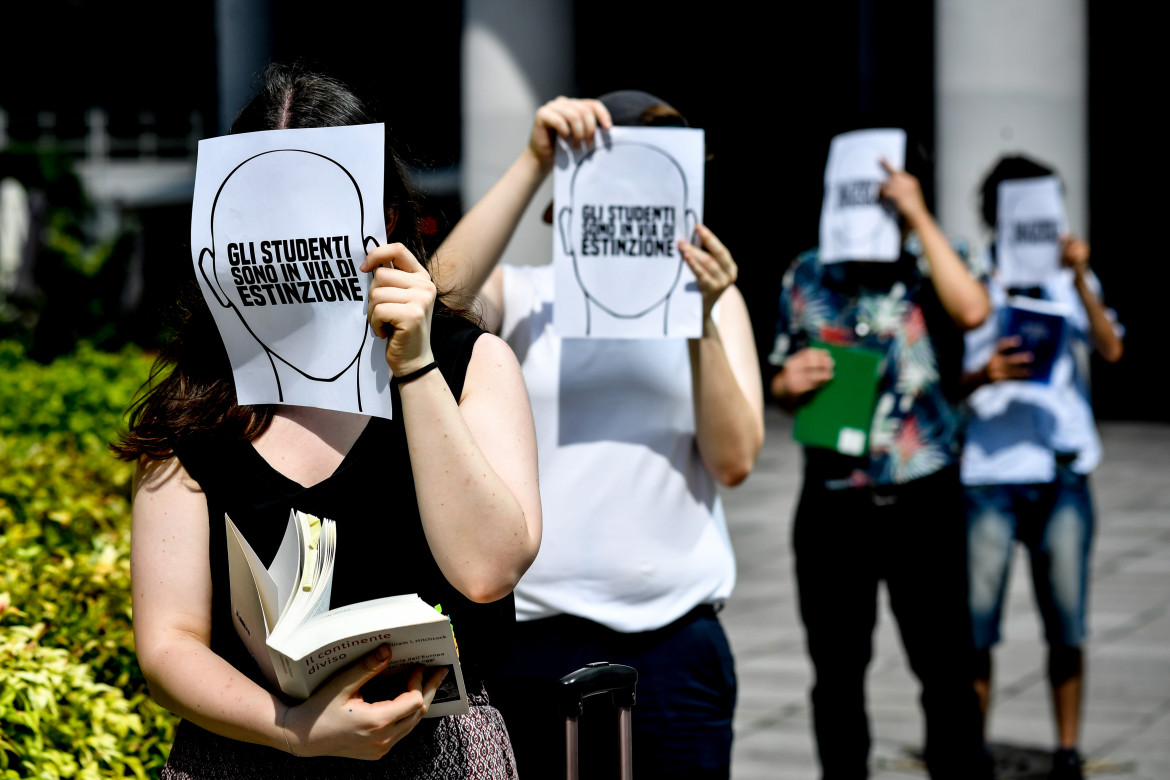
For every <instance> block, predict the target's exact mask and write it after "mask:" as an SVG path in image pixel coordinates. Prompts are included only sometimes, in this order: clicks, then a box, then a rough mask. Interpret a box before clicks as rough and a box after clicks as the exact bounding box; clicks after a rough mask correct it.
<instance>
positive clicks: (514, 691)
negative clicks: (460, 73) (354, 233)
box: [435, 91, 764, 778]
mask: <svg viewBox="0 0 1170 780" xmlns="http://www.w3.org/2000/svg"><path fill="white" fill-rule="evenodd" d="M613 124H619V125H657V126H670V125H674V126H685V125H686V121H685V119H683V117H682V116H681V115H680V114H679V113H678V112H677V111H676V110H675V109H673V108H672V107H671V106H669V105H668V104H666V103H665V102H663V101H662V100H660V99H658V98H656V97H654V96H653V95H649V94H647V93H645V92H638V91H623V92H615V93H610V94H609V95H605V96H603V97H602V98H601V99H599V100H572V99H567V98H557V99H556V100H553V101H551V102H549V103H547V104H545V105H544V106H542V107H541V108H540V109H539V110H538V111H537V114H536V119H535V122H534V125H533V130H532V135H531V139H530V141H529V144H528V146H527V148H526V149H525V150H524V151H523V152H522V153H521V154H520V157H519V158H518V159H517V160H516V162H515V163H514V164H513V165H512V166H511V168H509V170H508V171H507V172H506V173H505V174H504V176H503V177H502V178H501V179H500V180H499V181H498V182H497V183H496V184H495V186H494V187H493V188H492V189H491V190H490V191H489V192H488V193H487V195H485V196H484V198H483V199H482V200H481V201H480V202H479V203H477V204H476V205H475V206H474V207H473V208H472V209H471V210H470V211H469V212H468V213H467V214H466V216H464V217H463V219H462V220H461V221H460V222H459V224H458V225H456V227H455V228H454V229H453V230H452V232H451V234H450V236H449V237H448V238H447V239H446V240H445V241H444V243H443V244H442V246H441V247H440V248H439V249H438V251H437V252H436V255H435V267H436V269H437V270H436V281H437V282H438V283H439V285H440V286H441V287H442V286H447V287H451V286H461V285H466V286H467V287H469V288H470V289H472V290H479V294H480V300H481V301H482V306H483V312H484V319H485V324H486V326H487V327H488V328H489V329H490V330H492V331H495V332H498V333H499V334H500V335H501V336H502V337H503V338H504V339H505V340H506V341H507V342H508V343H509V344H510V345H511V346H512V348H513V349H514V350H515V352H516V355H517V357H518V358H519V360H520V363H521V367H522V370H523V372H524V377H525V381H526V383H527V385H528V391H529V395H530V398H531V402H532V408H533V415H534V417H535V420H536V427H537V446H538V453H539V473H540V483H541V484H540V489H541V498H542V504H543V515H544V518H545V524H546V526H545V528H546V530H545V533H544V541H543V544H542V547H541V551H540V554H539V555H538V557H537V560H536V562H535V563H534V565H533V566H532V567H531V568H530V569H529V570H528V572H527V574H526V575H525V577H524V578H523V580H522V581H521V583H520V584H519V586H518V587H517V588H516V609H517V618H518V625H517V629H516V633H517V637H516V642H515V647H514V652H513V654H512V657H511V659H510V661H509V662H508V663H507V665H506V667H505V668H504V669H503V671H502V673H501V676H500V679H499V680H496V681H494V682H495V686H494V687H493V689H492V690H493V693H492V697H493V703H494V704H496V705H497V706H499V708H500V709H501V711H502V712H503V713H504V717H505V722H506V723H507V726H508V731H509V734H510V735H511V736H512V739H513V744H514V747H515V750H516V755H517V765H518V768H519V771H520V772H521V773H522V775H524V776H529V777H552V776H556V775H557V774H559V773H561V772H563V771H564V758H563V741H564V740H563V734H562V726H561V724H560V720H559V718H558V716H557V713H556V710H555V708H554V701H553V698H552V695H551V687H552V685H553V684H554V683H555V681H556V680H557V679H559V678H560V677H562V676H563V675H565V674H568V673H569V672H572V671H574V670H576V669H577V668H579V667H581V666H584V665H585V664H586V663H589V662H593V661H610V662H617V663H625V664H628V665H631V666H634V667H635V668H636V669H637V670H638V674H639V680H638V689H637V706H636V707H635V708H634V715H633V727H634V744H635V745H636V746H637V747H636V749H635V750H634V762H635V773H636V774H640V775H641V776H644V777H652V776H657V777H674V778H684V777H694V778H700V777H701V778H708V777H719V778H726V777H728V776H729V773H730V760H731V720H732V712H733V708H734V704H735V696H736V683H735V671H734V667H733V662H732V658H731V652H730V648H729V646H728V643H727V638H726V636H725V634H724V632H723V629H722V627H721V625H720V623H719V621H718V619H717V618H716V616H715V614H716V612H717V611H718V609H719V608H720V607H721V606H722V604H723V603H724V601H725V600H726V599H727V598H728V596H730V594H731V590H732V586H733V585H734V582H735V559H734V555H733V552H732V549H731V543H730V539H729V537H728V533H727V527H726V523H725V520H724V515H723V508H722V504H721V502H720V498H719V492H718V484H723V485H729V486H730V485H735V484H738V483H739V482H741V481H743V480H744V479H745V478H746V477H747V476H748V474H749V472H750V471H751V470H752V467H753V465H754V463H755V459H756V456H757V455H758V453H759V451H760V447H761V446H762V444H763V437H764V428H763V390H762V384H761V379H760V373H759V363H758V358H757V354H756V350H755V344H754V340H753V337H752V328H751V323H750V321H749V319H748V313H747V308H746V306H745V304H744V301H743V297H742V296H741V295H740V293H739V291H738V290H737V289H736V288H735V286H734V282H735V279H736V276H737V267H736V264H735V262H734V260H733V259H732V256H731V253H730V252H729V251H728V250H727V248H726V247H725V246H724V245H723V244H722V243H721V242H720V241H719V239H718V238H716V237H715V235H714V234H713V233H712V232H711V231H710V230H709V229H707V228H706V227H704V226H702V225H700V226H699V227H698V230H697V232H698V235H699V238H700V239H701V246H693V245H691V244H690V243H687V242H685V241H680V242H678V245H679V249H680V251H681V253H682V255H683V257H684V258H685V260H686V262H687V264H688V265H689V266H690V267H691V269H692V270H693V271H694V272H695V275H696V277H697V280H698V285H699V288H700V290H701V292H702V297H703V332H702V337H701V338H695V339H689V340H683V339H656V340H625V339H621V340H619V339H562V338H560V337H559V336H558V335H557V334H556V333H555V332H554V330H553V326H552V319H553V315H552V311H553V303H554V283H553V273H552V266H551V265H550V264H545V265H541V266H535V267H534V266H527V267H521V266H511V265H502V266H497V262H498V261H499V259H500V257H501V255H502V254H503V253H504V250H505V247H506V245H507V243H508V240H509V239H510V237H511V234H512V231H513V230H514V228H515V226H516V223H517V221H518V220H519V218H520V215H521V214H522V213H523V211H524V209H525V207H526V206H527V205H528V203H529V201H530V200H531V198H532V197H533V195H534V194H535V192H536V190H537V187H538V186H539V185H540V184H541V182H542V181H543V180H544V179H545V177H546V176H547V175H548V173H549V172H550V171H551V170H552V166H553V157H554V154H553V149H554V141H555V138H556V136H557V135H559V136H561V137H563V138H565V139H566V140H568V141H569V142H570V143H573V144H578V143H583V142H584V143H590V142H592V141H593V140H594V136H595V133H596V132H597V129H598V128H599V127H600V128H609V127H611V126H612V125H613ZM551 238H552V237H551V236H550V251H551ZM587 706H588V705H587ZM599 717H600V714H598V715H597V716H594V719H593V722H594V723H596V722H597V720H596V719H597V718H599ZM590 722H591V718H589V717H586V718H583V719H582V726H581V728H582V736H581V745H582V748H581V751H580V755H581V761H582V766H581V774H582V776H583V777H593V776H599V775H598V774H597V773H598V772H600V773H602V775H604V774H605V773H607V772H609V771H610V770H611V768H612V765H607V764H609V760H610V759H609V758H608V757H607V756H606V754H605V750H606V749H607V748H608V747H614V748H616V744H615V743H616V739H614V738H613V736H612V734H609V733H606V734H604V737H603V738H602V739H601V740H599V744H598V746H597V748H596V749H595V748H592V747H589V741H590V735H589V733H588V732H587V729H588V727H589V724H590ZM603 728H604V729H605V730H606V731H608V728H609V726H608V724H606V725H605V726H604V727H603Z"/></svg>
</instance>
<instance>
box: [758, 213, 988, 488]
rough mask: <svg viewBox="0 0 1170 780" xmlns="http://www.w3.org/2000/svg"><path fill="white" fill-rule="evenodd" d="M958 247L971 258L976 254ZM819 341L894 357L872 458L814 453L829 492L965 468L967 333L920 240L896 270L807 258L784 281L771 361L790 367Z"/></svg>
mask: <svg viewBox="0 0 1170 780" xmlns="http://www.w3.org/2000/svg"><path fill="white" fill-rule="evenodd" d="M955 249H956V251H958V253H959V256H960V257H962V258H964V260H966V257H967V253H966V248H965V247H964V246H962V245H956V246H955ZM813 341H819V342H822V343H827V344H835V345H839V346H843V347H860V348H864V349H868V350H876V351H878V352H881V353H883V354H885V356H886V358H885V360H884V361H883V363H882V364H881V368H880V369H879V370H880V371H881V377H880V379H879V381H878V389H877V393H878V396H877V404H876V409H875V411H874V416H873V422H872V424H871V427H870V435H869V451H868V455H867V456H863V457H860V458H855V457H850V456H846V455H841V454H838V453H837V452H835V451H832V450H823V449H818V448H813V447H807V448H806V456H807V458H808V467H809V468H808V472H809V474H810V475H811V474H814V473H815V474H816V475H817V476H818V477H819V478H821V479H823V480H824V482H825V485H826V486H827V487H829V488H847V487H866V486H873V485H895V484H902V483H906V482H910V481H912V480H915V479H919V478H921V477H925V476H928V475H930V474H933V473H935V472H937V471H939V470H940V469H943V468H945V467H947V466H950V465H952V464H954V463H956V462H957V461H958V457H959V453H960V451H961V442H960V441H959V435H958V434H959V431H960V423H961V419H960V413H959V411H958V407H957V404H956V403H955V399H956V397H957V389H958V380H959V374H960V371H961V360H962V333H961V332H960V331H959V329H958V327H957V326H956V325H955V324H954V323H953V322H952V321H951V319H950V318H949V317H948V316H947V315H946V313H945V311H943V309H942V305H941V303H940V302H939V300H938V297H937V295H936V294H935V291H934V286H933V284H931V281H930V277H929V266H928V264H927V261H926V258H925V256H923V255H922V252H921V244H920V243H919V242H918V241H917V239H916V237H915V236H911V238H910V239H909V240H908V241H907V242H906V245H905V247H904V251H903V253H902V257H901V259H899V260H898V261H896V262H894V263H875V262H866V263H861V262H844V263H831V264H828V265H826V264H823V263H821V262H820V258H819V255H818V252H817V250H816V249H812V250H809V251H808V252H805V253H803V254H801V255H800V256H799V257H797V259H796V261H795V262H794V263H793V265H792V267H791V268H789V269H788V271H787V273H786V274H785V275H784V283H783V289H782V291H781V294H780V306H779V314H778V316H777V321H776V340H775V344H774V346H773V349H772V353H771V355H770V356H769V358H768V361H769V363H771V364H772V365H773V366H775V367H776V368H777V369H780V368H782V367H783V366H784V363H785V361H786V360H787V359H788V357H789V356H790V355H792V354H793V353H795V352H798V351H800V350H802V349H804V348H806V347H808V346H809V345H810V343H811V342H813Z"/></svg>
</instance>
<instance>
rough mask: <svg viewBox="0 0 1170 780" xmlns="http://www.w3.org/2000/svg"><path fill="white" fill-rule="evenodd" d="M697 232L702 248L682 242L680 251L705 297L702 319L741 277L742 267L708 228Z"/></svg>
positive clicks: (680, 241)
mask: <svg viewBox="0 0 1170 780" xmlns="http://www.w3.org/2000/svg"><path fill="white" fill-rule="evenodd" d="M695 232H697V233H698V235H699V242H700V244H701V246H695V245H694V244H692V243H690V242H689V241H686V240H683V239H679V242H678V248H679V251H681V252H682V256H683V259H684V260H686V262H687V265H688V266H690V268H691V270H692V271H694V273H695V279H696V281H698V283H699V290H700V291H701V292H702V294H703V317H704V318H706V317H707V316H708V315H710V314H711V310H712V308H714V306H715V302H716V301H718V300H719V296H721V295H723V291H724V290H726V289H727V288H728V287H730V286H731V285H733V284H735V280H736V279H737V278H739V267H738V266H737V265H736V264H735V260H734V259H732V257H731V252H730V251H728V249H727V247H725V246H724V245H723V242H722V241H720V240H719V239H718V237H716V235H715V234H714V233H712V232H711V231H710V229H708V228H707V226H706V225H699V226H698V227H696V228H695Z"/></svg>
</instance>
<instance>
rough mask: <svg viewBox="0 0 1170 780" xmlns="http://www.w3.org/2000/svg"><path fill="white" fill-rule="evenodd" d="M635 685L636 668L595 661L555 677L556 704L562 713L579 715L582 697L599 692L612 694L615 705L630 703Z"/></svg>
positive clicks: (635, 693)
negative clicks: (558, 678)
mask: <svg viewBox="0 0 1170 780" xmlns="http://www.w3.org/2000/svg"><path fill="white" fill-rule="evenodd" d="M637 688H638V670H637V669H635V668H634V667H632V666H623V665H622V664H610V663H606V662H604V661H598V662H596V663H591V664H587V665H586V666H584V667H583V668H581V669H578V670H577V671H575V672H572V673H570V674H566V675H565V676H564V677H562V678H561V679H560V680H558V681H557V707H558V709H559V710H560V713H561V715H562V716H564V717H567V718H568V717H580V715H581V712H582V704H581V703H582V701H584V700H585V699H586V698H587V697H589V696H595V695H597V694H601V693H610V694H612V695H613V703H614V706H616V707H633V706H634V700H635V698H636V696H637Z"/></svg>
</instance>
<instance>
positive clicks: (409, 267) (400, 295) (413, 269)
mask: <svg viewBox="0 0 1170 780" xmlns="http://www.w3.org/2000/svg"><path fill="white" fill-rule="evenodd" d="M361 270H362V271H363V272H369V271H373V272H374V278H373V281H372V282H371V284H370V302H369V321H370V327H372V328H373V329H374V334H375V335H376V336H378V338H385V339H386V362H387V363H389V364H390V370H391V371H393V372H394V375H395V376H404V375H406V374H409V373H411V372H412V371H417V370H418V369H420V368H422V367H424V366H426V365H427V364H429V363H431V362H432V361H433V360H434V356H433V355H432V353H431V312H432V311H433V310H434V306H435V295H436V289H435V283H434V282H433V281H431V275H430V274H429V273H428V272H427V269H426V268H424V267H423V264H422V263H420V262H419V261H418V258H416V257H415V256H414V255H413V254H411V253H410V250H408V249H407V248H406V247H405V246H403V245H402V244H388V245H386V246H380V247H377V248H376V249H374V250H373V251H372V252H370V253H369V254H368V255H366V259H365V260H364V261H362V265H361Z"/></svg>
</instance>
